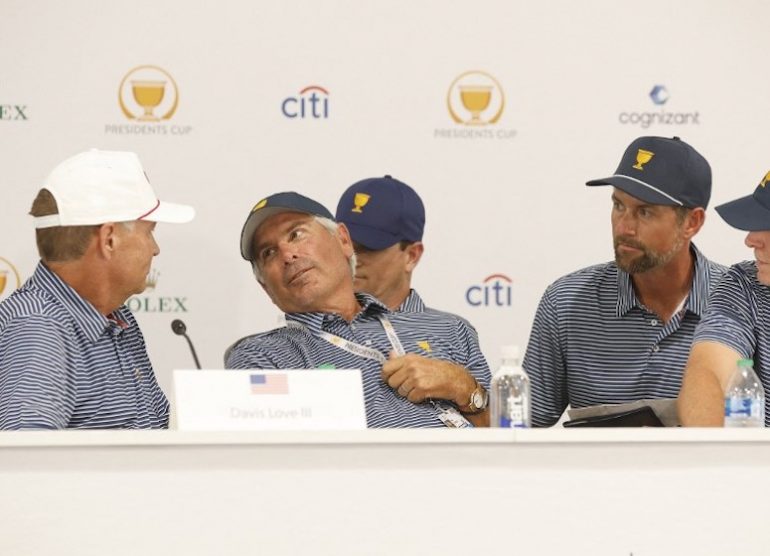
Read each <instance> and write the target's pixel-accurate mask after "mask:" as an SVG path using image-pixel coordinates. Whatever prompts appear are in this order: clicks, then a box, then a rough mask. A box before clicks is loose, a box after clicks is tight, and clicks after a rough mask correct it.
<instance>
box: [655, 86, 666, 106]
mask: <svg viewBox="0 0 770 556" xmlns="http://www.w3.org/2000/svg"><path fill="white" fill-rule="evenodd" d="M650 98H651V99H652V102H654V103H655V104H657V105H658V106H662V105H664V104H666V101H668V98H669V94H668V90H667V89H666V88H665V87H664V86H663V85H655V86H654V87H653V88H652V91H650Z"/></svg>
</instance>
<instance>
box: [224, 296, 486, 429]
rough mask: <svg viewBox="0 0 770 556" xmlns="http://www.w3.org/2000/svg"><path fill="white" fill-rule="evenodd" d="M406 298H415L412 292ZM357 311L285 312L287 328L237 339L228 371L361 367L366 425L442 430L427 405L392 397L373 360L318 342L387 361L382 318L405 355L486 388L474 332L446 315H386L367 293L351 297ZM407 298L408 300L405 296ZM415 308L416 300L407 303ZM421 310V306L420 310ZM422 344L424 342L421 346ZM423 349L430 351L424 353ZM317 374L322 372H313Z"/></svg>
mask: <svg viewBox="0 0 770 556" xmlns="http://www.w3.org/2000/svg"><path fill="white" fill-rule="evenodd" d="M412 295H413V296H415V297H417V294H416V293H415V292H412ZM356 297H357V298H358V301H359V303H360V304H361V306H362V310H361V312H360V313H359V314H358V315H357V316H356V317H355V318H354V319H353V321H352V322H351V323H348V322H346V321H345V319H343V318H342V317H340V316H339V315H334V314H326V313H289V314H287V315H286V321H287V322H288V323H292V322H293V323H299V324H301V325H302V327H298V326H288V327H284V328H278V329H275V330H272V331H270V332H264V333H261V334H255V335H253V336H248V337H247V338H244V339H242V340H241V341H239V342H238V343H236V344H235V346H234V347H233V348H232V350H231V351H230V353H229V356H228V358H227V367H228V368H231V369H317V368H324V367H326V368H328V367H330V366H333V367H335V368H337V369H361V371H362V378H363V384H364V399H365V404H366V420H367V426H369V427H372V428H379V427H443V426H444V424H443V423H442V422H441V420H439V418H438V417H437V415H436V412H435V410H434V408H433V407H432V406H431V405H430V404H428V403H421V404H414V403H412V402H410V401H408V400H406V399H405V398H402V397H400V396H398V395H397V394H396V393H395V392H394V391H393V389H391V388H390V386H388V385H387V384H386V383H385V382H384V381H383V380H382V377H381V375H380V371H381V368H382V367H381V365H380V364H379V363H377V362H376V361H373V360H371V359H367V358H364V357H360V356H357V355H355V354H352V353H348V352H347V351H344V350H342V349H340V348H337V347H335V346H333V345H331V344H329V343H328V342H326V341H324V340H322V339H320V338H318V336H317V334H318V332H320V331H321V330H324V331H326V332H329V333H331V334H334V335H337V336H340V337H341V338H345V339H346V340H350V341H352V342H356V343H358V344H361V345H364V346H368V347H372V348H374V349H376V350H378V351H380V352H381V353H382V354H383V355H385V356H386V357H387V355H388V354H389V353H390V351H391V350H392V349H393V348H392V347H391V345H390V342H389V341H388V338H387V336H386V335H385V331H384V329H383V327H382V324H380V321H379V320H378V319H377V315H379V314H383V313H384V314H387V316H388V319H389V320H390V322H391V323H392V324H393V326H394V327H395V329H396V332H397V334H398V337H399V338H400V340H401V343H402V344H403V346H404V349H405V350H406V352H407V353H416V354H418V355H422V356H425V357H430V358H434V359H441V360H444V361H451V362H453V363H457V364H458V365H462V366H463V367H465V368H466V369H468V371H470V373H471V374H472V375H473V376H474V377H475V378H476V380H478V382H479V383H480V384H482V385H483V386H484V387H485V388H489V380H490V373H489V367H488V365H487V362H486V360H485V359H484V356H483V355H482V353H481V350H480V348H479V345H478V341H477V338H476V334H475V331H472V330H471V329H469V328H468V326H467V325H466V324H465V322H464V321H463V320H462V319H460V318H459V317H456V316H454V315H451V314H449V313H442V312H440V311H433V310H431V309H425V310H423V311H409V312H406V311H401V310H399V311H397V312H392V311H389V310H388V308H387V307H386V306H385V305H383V304H382V303H380V302H379V301H378V300H376V299H375V298H373V297H371V296H370V295H367V294H356ZM410 297H411V296H410ZM410 303H411V304H412V308H414V305H415V304H418V306H420V305H422V301H421V300H419V298H417V299H412V300H411V301H410ZM423 309H424V306H423ZM424 342H427V343H424ZM420 344H422V346H427V347H428V348H429V349H430V351H426V350H425V349H424V347H421V345H420ZM319 372H323V371H319Z"/></svg>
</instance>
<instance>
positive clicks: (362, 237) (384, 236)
mask: <svg viewBox="0 0 770 556" xmlns="http://www.w3.org/2000/svg"><path fill="white" fill-rule="evenodd" d="M343 224H345V226H347V228H348V231H349V232H350V239H352V240H353V241H354V242H355V243H360V244H361V245H363V246H364V247H366V248H367V249H371V250H372V251H379V250H380V249H387V248H388V247H390V246H391V245H394V244H396V243H398V242H399V241H401V238H400V237H398V236H396V235H394V234H391V233H389V232H384V231H382V230H378V229H376V228H370V227H369V226H362V225H360V224H351V223H348V222H343Z"/></svg>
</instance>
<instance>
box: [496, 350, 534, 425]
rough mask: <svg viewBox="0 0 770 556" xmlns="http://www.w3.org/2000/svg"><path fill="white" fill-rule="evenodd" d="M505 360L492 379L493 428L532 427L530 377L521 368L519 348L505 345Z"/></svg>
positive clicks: (503, 354) (503, 352) (503, 353)
mask: <svg viewBox="0 0 770 556" xmlns="http://www.w3.org/2000/svg"><path fill="white" fill-rule="evenodd" d="M501 351H502V356H503V361H502V365H500V368H499V369H497V371H496V372H495V374H494V376H493V377H492V388H491V390H492V391H491V396H492V399H491V404H492V406H491V417H490V426H492V427H503V428H525V427H529V426H530V419H531V410H530V391H529V377H527V373H525V372H524V369H522V368H521V357H520V354H519V348H518V346H503V348H502V350H501Z"/></svg>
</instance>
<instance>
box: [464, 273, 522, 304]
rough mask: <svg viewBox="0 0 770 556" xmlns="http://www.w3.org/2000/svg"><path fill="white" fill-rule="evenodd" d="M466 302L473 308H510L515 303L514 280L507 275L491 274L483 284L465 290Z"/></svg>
mask: <svg viewBox="0 0 770 556" xmlns="http://www.w3.org/2000/svg"><path fill="white" fill-rule="evenodd" d="M465 301H467V302H468V305H471V306H472V307H510V306H511V304H512V302H513V280H511V279H510V278H509V277H508V276H506V275H505V274H491V275H489V276H487V277H486V278H484V280H483V281H482V282H481V284H478V285H473V286H471V287H470V288H468V289H467V290H465Z"/></svg>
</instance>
